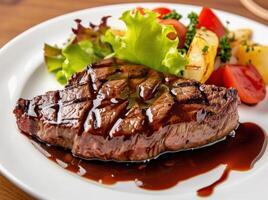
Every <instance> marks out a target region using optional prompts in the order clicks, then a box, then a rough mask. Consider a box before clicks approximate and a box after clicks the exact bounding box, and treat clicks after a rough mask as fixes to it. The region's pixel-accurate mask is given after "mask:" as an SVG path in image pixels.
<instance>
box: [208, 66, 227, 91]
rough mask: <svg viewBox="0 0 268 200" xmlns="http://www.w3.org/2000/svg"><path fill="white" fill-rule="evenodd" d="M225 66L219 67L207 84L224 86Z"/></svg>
mask: <svg viewBox="0 0 268 200" xmlns="http://www.w3.org/2000/svg"><path fill="white" fill-rule="evenodd" d="M224 69H225V68H224V67H219V68H218V69H217V70H214V71H213V72H212V74H211V75H210V77H209V79H208V80H207V81H206V84H209V85H217V86H219V87H224V82H223V71H224Z"/></svg>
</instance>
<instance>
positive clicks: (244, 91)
mask: <svg viewBox="0 0 268 200" xmlns="http://www.w3.org/2000/svg"><path fill="white" fill-rule="evenodd" d="M223 81H224V85H225V86H226V87H234V88H236V89H237V91H238V95H239V97H240V99H241V101H242V102H244V103H247V104H256V103H258V102H260V101H261V100H263V99H264V98H265V95H266V88H265V83H264V81H263V79H262V77H261V75H260V74H259V72H258V71H257V70H256V69H255V67H254V66H253V65H246V66H243V65H225V69H224V75H223Z"/></svg>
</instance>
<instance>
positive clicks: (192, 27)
mask: <svg viewBox="0 0 268 200" xmlns="http://www.w3.org/2000/svg"><path fill="white" fill-rule="evenodd" d="M188 19H189V20H190V23H189V25H188V26H187V33H186V38H185V43H184V46H185V49H186V50H188V49H189V47H190V44H191V42H192V40H193V38H194V36H195V34H196V25H197V24H198V15H197V14H196V13H195V12H191V13H190V14H189V15H188Z"/></svg>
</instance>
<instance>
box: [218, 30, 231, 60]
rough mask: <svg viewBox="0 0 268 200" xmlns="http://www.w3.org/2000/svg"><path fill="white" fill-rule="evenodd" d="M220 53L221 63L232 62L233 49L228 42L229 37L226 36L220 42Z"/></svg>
mask: <svg viewBox="0 0 268 200" xmlns="http://www.w3.org/2000/svg"><path fill="white" fill-rule="evenodd" d="M219 49H220V51H219V53H218V55H219V56H220V59H221V62H227V61H229V60H230V58H231V56H232V48H231V46H230V43H229V41H228V38H227V35H224V36H223V37H222V38H221V39H220V42H219Z"/></svg>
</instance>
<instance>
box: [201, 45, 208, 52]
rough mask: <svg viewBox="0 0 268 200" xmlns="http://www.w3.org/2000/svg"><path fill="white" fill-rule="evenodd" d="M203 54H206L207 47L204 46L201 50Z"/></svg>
mask: <svg viewBox="0 0 268 200" xmlns="http://www.w3.org/2000/svg"><path fill="white" fill-rule="evenodd" d="M202 51H203V53H207V52H208V46H207V45H206V46H204V48H203V49H202Z"/></svg>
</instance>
